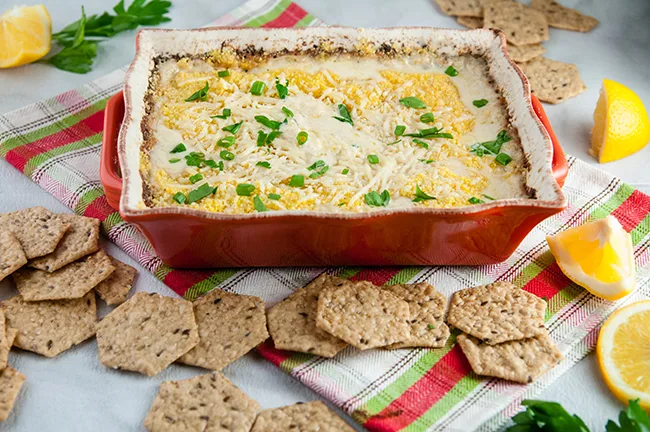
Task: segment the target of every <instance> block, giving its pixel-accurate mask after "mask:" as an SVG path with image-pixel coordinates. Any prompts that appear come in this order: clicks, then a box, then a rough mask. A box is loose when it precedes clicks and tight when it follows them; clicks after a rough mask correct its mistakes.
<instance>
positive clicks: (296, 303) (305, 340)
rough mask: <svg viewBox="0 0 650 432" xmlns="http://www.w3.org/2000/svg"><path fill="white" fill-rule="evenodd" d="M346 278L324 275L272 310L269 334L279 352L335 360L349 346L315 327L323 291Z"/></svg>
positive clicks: (269, 318)
mask: <svg viewBox="0 0 650 432" xmlns="http://www.w3.org/2000/svg"><path fill="white" fill-rule="evenodd" d="M343 283H345V279H341V278H337V277H334V276H330V275H327V274H325V273H323V274H321V275H320V276H318V277H317V278H316V279H314V280H313V281H311V282H310V283H309V284H308V285H307V286H305V287H304V288H301V289H298V290H296V292H294V293H293V294H291V295H290V296H289V297H287V298H285V299H284V300H282V301H281V302H280V303H278V304H277V305H275V306H273V307H272V308H271V309H269V311H268V313H267V319H268V324H269V333H271V337H272V338H273V344H274V345H275V347H276V348H277V349H282V350H289V351H297V352H304V353H308V354H316V355H319V356H321V357H334V356H335V355H336V354H337V353H338V352H339V351H341V350H342V349H343V348H345V347H346V346H347V345H348V344H347V343H345V342H344V341H342V340H341V339H339V338H337V337H334V336H332V335H331V334H329V333H327V332H326V331H324V330H321V329H319V328H318V327H316V307H317V306H318V297H319V295H320V292H321V291H322V290H323V288H326V287H329V286H338V285H341V284H343Z"/></svg>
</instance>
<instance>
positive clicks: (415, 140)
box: [413, 138, 429, 150]
mask: <svg viewBox="0 0 650 432" xmlns="http://www.w3.org/2000/svg"><path fill="white" fill-rule="evenodd" d="M413 142H414V143H416V144H417V145H419V146H420V147H424V148H425V149H427V150H428V149H429V144H428V143H425V142H424V141H422V140H419V139H417V138H413Z"/></svg>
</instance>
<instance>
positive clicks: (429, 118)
mask: <svg viewBox="0 0 650 432" xmlns="http://www.w3.org/2000/svg"><path fill="white" fill-rule="evenodd" d="M420 121H421V122H422V123H433V122H434V121H435V118H434V117H433V113H426V114H422V115H421V116H420Z"/></svg>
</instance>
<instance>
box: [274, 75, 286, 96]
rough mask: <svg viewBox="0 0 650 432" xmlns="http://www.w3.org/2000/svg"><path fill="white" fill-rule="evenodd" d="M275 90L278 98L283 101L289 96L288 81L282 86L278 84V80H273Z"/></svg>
mask: <svg viewBox="0 0 650 432" xmlns="http://www.w3.org/2000/svg"><path fill="white" fill-rule="evenodd" d="M275 88H276V89H277V90H278V96H279V97H280V99H284V98H286V97H287V95H288V94H289V81H288V80H287V81H285V83H284V85H282V84H280V80H279V79H277V78H276V79H275Z"/></svg>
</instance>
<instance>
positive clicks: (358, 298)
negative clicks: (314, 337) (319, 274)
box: [316, 281, 411, 350]
mask: <svg viewBox="0 0 650 432" xmlns="http://www.w3.org/2000/svg"><path fill="white" fill-rule="evenodd" d="M410 316H411V314H410V312H409V305H408V303H406V302H405V301H404V300H401V299H400V298H398V297H397V296H395V295H394V294H391V293H390V292H388V291H386V290H383V289H381V288H379V287H376V286H374V285H372V284H369V283H367V282H356V283H355V282H350V281H345V282H344V283H343V284H341V285H340V286H329V287H326V288H324V289H323V290H322V291H321V294H320V296H319V298H318V306H317V309H316V325H317V326H318V327H319V328H321V329H323V330H325V331H326V332H328V333H330V334H332V335H334V336H336V337H338V338H339V339H343V340H344V341H346V342H347V343H349V344H350V345H353V346H355V347H357V348H359V349H361V350H365V349H369V348H375V347H380V346H386V345H391V344H394V343H397V342H402V341H404V340H407V339H409V337H410V336H411V328H410V326H409V323H408V321H409V319H410Z"/></svg>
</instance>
